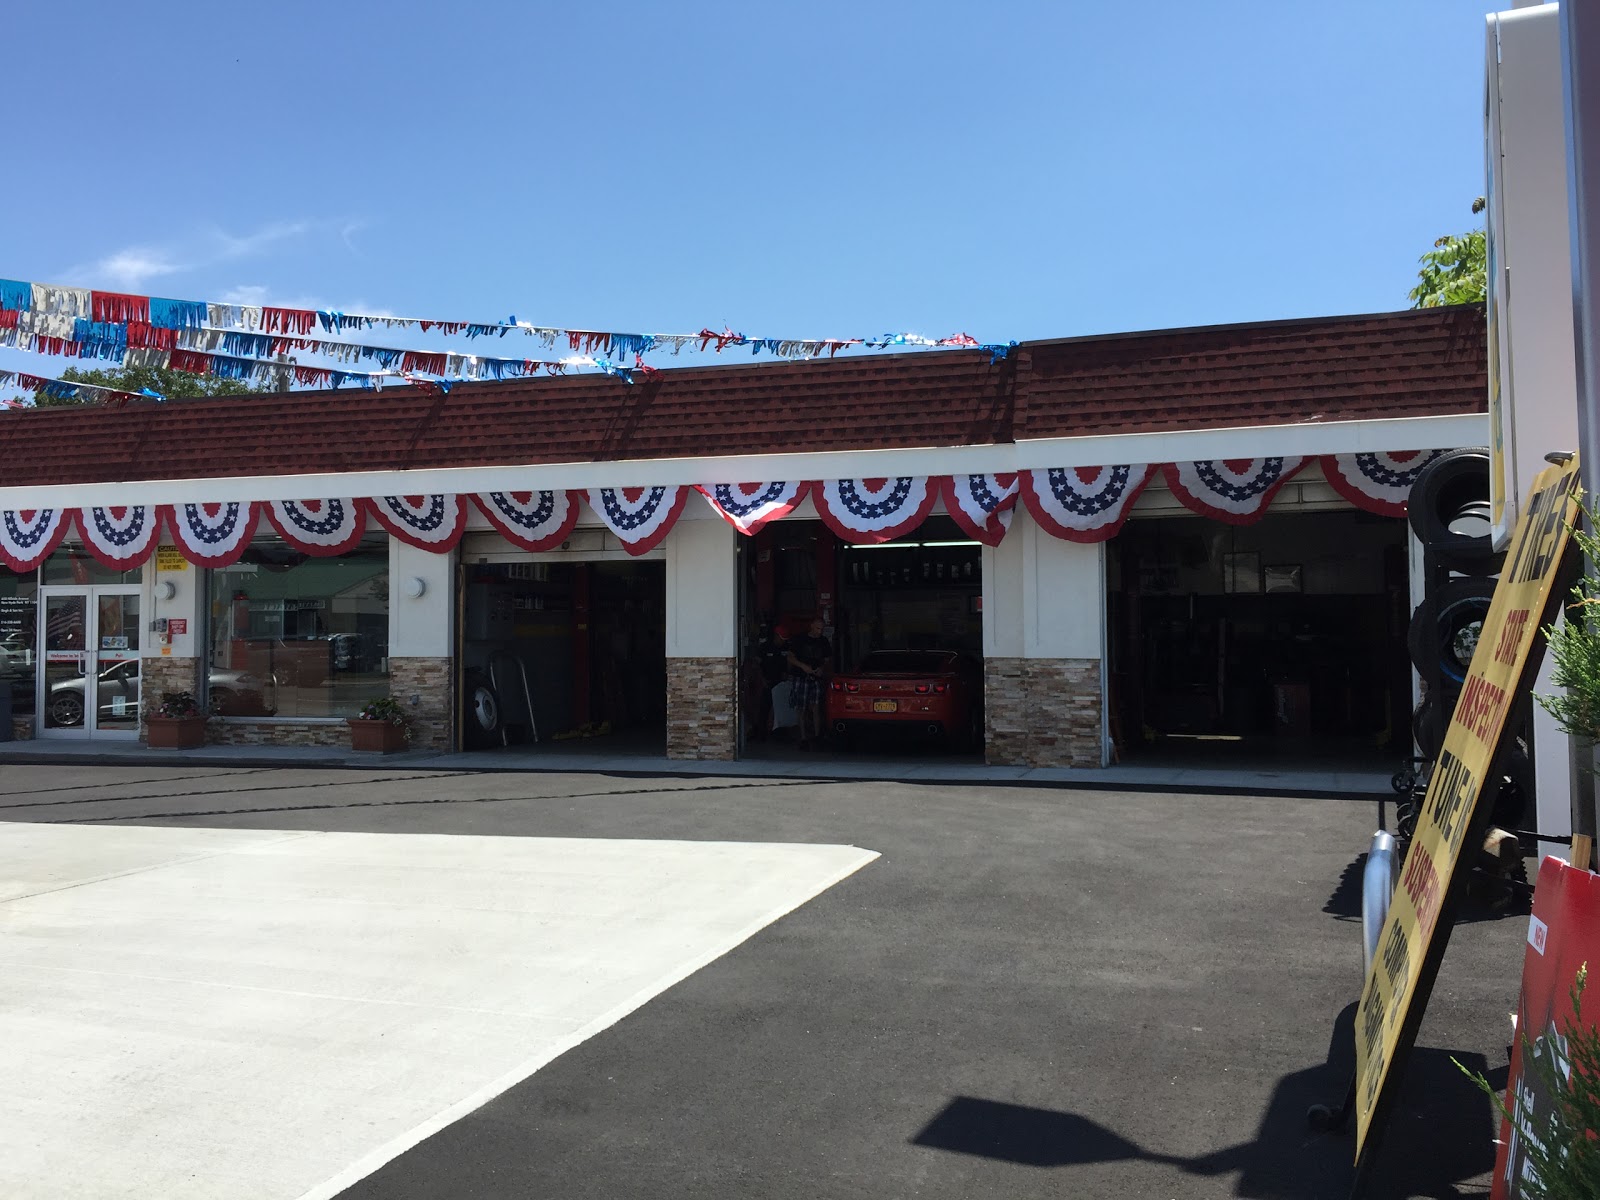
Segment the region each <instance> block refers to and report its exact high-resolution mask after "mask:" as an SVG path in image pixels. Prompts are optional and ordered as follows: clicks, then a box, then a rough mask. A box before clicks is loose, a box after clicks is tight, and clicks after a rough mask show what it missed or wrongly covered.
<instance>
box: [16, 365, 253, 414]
mask: <svg viewBox="0 0 1600 1200" xmlns="http://www.w3.org/2000/svg"><path fill="white" fill-rule="evenodd" d="M58 378H60V379H63V380H65V381H67V382H68V383H91V384H94V385H95V386H97V387H108V388H117V389H119V390H120V391H124V392H142V391H145V390H149V391H152V392H156V393H157V394H159V395H162V396H166V397H168V398H169V399H175V398H178V397H184V396H243V395H247V394H249V393H251V392H270V391H273V390H274V389H273V388H272V387H271V386H269V385H266V384H261V385H251V384H248V383H244V382H242V381H241V380H238V379H218V378H216V377H214V376H211V375H190V374H187V373H186V372H183V371H174V370H172V369H171V368H170V367H108V368H105V369H102V370H98V371H86V370H82V369H80V368H78V367H69V368H67V369H66V370H65V371H63V372H61V374H60V376H59V377H58ZM33 402H34V404H36V405H37V406H38V407H40V408H60V407H67V406H71V405H74V404H93V403H95V400H94V398H93V395H92V393H91V394H90V395H89V396H73V397H65V398H64V397H60V396H51V395H47V394H46V393H45V392H42V391H40V392H35V393H34V394H33Z"/></svg>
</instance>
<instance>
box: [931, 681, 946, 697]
mask: <svg viewBox="0 0 1600 1200" xmlns="http://www.w3.org/2000/svg"><path fill="white" fill-rule="evenodd" d="M933 690H934V691H936V692H938V693H939V694H940V695H943V694H944V693H945V692H948V691H949V690H950V685H949V684H948V683H936V684H934V685H933Z"/></svg>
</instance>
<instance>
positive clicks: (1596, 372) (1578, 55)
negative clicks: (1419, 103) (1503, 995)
mask: <svg viewBox="0 0 1600 1200" xmlns="http://www.w3.org/2000/svg"><path fill="white" fill-rule="evenodd" d="M1594 8H1595V6H1594V5H1593V4H1589V3H1585V2H1583V0H1567V2H1566V3H1563V4H1562V5H1561V83H1562V90H1563V93H1564V95H1565V98H1566V133H1567V217H1568V227H1569V229H1570V231H1571V242H1572V333H1573V339H1572V340H1573V347H1574V349H1575V351H1576V356H1577V383H1578V448H1579V454H1580V467H1581V471H1582V479H1583V490H1584V493H1585V497H1586V499H1587V502H1588V503H1589V504H1591V505H1592V504H1594V503H1595V501H1596V499H1597V498H1600V486H1597V485H1600V213H1597V212H1596V210H1595V206H1596V205H1597V204H1600V14H1596V12H1595V11H1594ZM1588 569H1589V570H1594V569H1595V564H1593V563H1591V564H1589V567H1588ZM1580 745H1581V743H1580V742H1578V741H1576V740H1575V741H1574V752H1575V753H1578V747H1579V746H1580ZM1593 761H1594V760H1593V752H1592V750H1591V751H1590V752H1589V754H1588V755H1587V756H1585V760H1584V761H1578V762H1575V763H1574V764H1573V765H1574V769H1575V772H1576V773H1580V774H1582V773H1586V772H1591V771H1592V770H1593ZM1572 801H1573V803H1572V807H1573V813H1572V832H1573V833H1574V834H1575V835H1584V834H1586V835H1588V836H1589V837H1590V838H1593V836H1594V834H1595V825H1596V820H1595V799H1594V789H1593V787H1587V788H1584V787H1574V788H1573V792H1572ZM1578 865H1580V866H1584V867H1587V866H1588V865H1589V864H1588V863H1581V864H1578Z"/></svg>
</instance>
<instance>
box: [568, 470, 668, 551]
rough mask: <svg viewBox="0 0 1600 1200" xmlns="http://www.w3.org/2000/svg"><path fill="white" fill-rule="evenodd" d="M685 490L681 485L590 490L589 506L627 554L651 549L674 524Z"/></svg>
mask: <svg viewBox="0 0 1600 1200" xmlns="http://www.w3.org/2000/svg"><path fill="white" fill-rule="evenodd" d="M688 496H689V489H688V488H687V487H683V486H673V487H648V488H590V489H589V507H590V508H592V509H594V513H595V515H596V516H597V517H599V518H600V519H601V520H602V521H604V522H605V523H606V527H607V528H608V529H610V530H611V532H612V533H614V534H616V535H617V537H619V538H621V539H622V548H623V549H624V550H626V551H627V552H628V553H629V554H646V553H648V552H649V551H651V550H654V549H655V548H656V546H658V545H659V544H660V542H661V539H662V538H664V537H666V536H667V531H668V530H670V529H671V528H672V527H673V525H674V524H676V523H677V520H678V514H679V513H681V512H683V502H684V501H685V500H686V499H688Z"/></svg>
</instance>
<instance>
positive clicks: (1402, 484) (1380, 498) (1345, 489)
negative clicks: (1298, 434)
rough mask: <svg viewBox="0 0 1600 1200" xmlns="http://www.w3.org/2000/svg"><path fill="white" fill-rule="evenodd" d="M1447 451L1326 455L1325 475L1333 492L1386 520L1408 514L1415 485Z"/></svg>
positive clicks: (1323, 464) (1324, 459) (1323, 467)
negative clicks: (1412, 488)
mask: <svg viewBox="0 0 1600 1200" xmlns="http://www.w3.org/2000/svg"><path fill="white" fill-rule="evenodd" d="M1443 453H1444V451H1443V450H1403V451H1395V452H1392V453H1384V452H1382V451H1378V452H1373V453H1366V454H1324V455H1323V456H1322V473H1323V474H1324V475H1325V476H1327V479H1328V482H1329V483H1330V484H1332V485H1333V490H1334V491H1336V492H1338V493H1339V495H1341V496H1343V497H1344V498H1345V499H1346V500H1348V501H1350V503H1351V504H1354V505H1355V506H1356V507H1358V508H1364V509H1366V510H1367V511H1368V512H1375V513H1382V514H1383V515H1384V516H1386V517H1403V516H1405V515H1406V500H1407V499H1408V498H1409V497H1410V495H1411V485H1412V484H1414V483H1415V482H1416V481H1417V476H1418V475H1421V474H1422V468H1423V467H1425V466H1427V465H1428V464H1429V463H1431V462H1432V461H1433V460H1434V459H1436V458H1438V457H1439V455H1441V454H1443Z"/></svg>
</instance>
